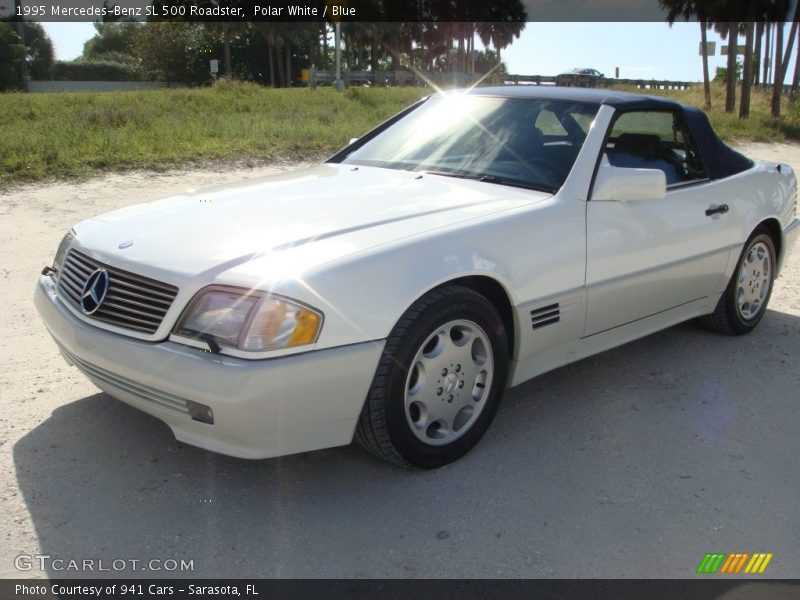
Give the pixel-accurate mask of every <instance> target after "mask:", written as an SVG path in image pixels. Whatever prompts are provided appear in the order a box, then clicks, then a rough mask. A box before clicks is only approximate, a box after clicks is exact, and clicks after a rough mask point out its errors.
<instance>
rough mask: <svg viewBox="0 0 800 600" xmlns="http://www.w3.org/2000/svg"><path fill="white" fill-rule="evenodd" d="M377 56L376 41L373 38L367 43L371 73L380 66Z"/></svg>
mask: <svg viewBox="0 0 800 600" xmlns="http://www.w3.org/2000/svg"><path fill="white" fill-rule="evenodd" d="M379 58H380V57H379V56H378V41H377V40H375V39H373V40H371V41H370V44H369V64H370V68H371V69H372V72H373V73H377V72H378V68H379V67H380V64H379V63H378V60H379Z"/></svg>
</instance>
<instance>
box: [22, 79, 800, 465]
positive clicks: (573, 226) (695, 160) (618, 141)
mask: <svg viewBox="0 0 800 600" xmlns="http://www.w3.org/2000/svg"><path fill="white" fill-rule="evenodd" d="M796 198H797V182H796V179H795V175H794V173H793V171H792V169H791V168H790V167H789V166H787V165H784V164H776V163H768V162H755V161H752V160H750V159H748V158H746V157H744V156H742V155H741V154H739V153H737V152H735V151H733V150H732V149H731V148H729V147H728V146H726V145H725V144H724V143H722V142H721V141H720V139H719V138H718V137H717V136H716V135H715V134H714V132H713V131H712V129H711V127H710V125H709V123H708V120H707V119H706V117H705V115H704V114H703V113H702V112H701V111H699V110H697V109H695V108H692V107H688V106H683V105H680V104H677V103H675V102H673V101H670V100H667V99H663V98H653V97H647V96H641V95H634V94H623V93H615V92H609V91H605V90H581V89H560V88H535V89H532V88H521V87H514V88H481V89H473V90H469V91H466V92H451V93H442V94H436V95H432V96H431V97H429V98H426V99H424V100H422V101H420V102H418V103H417V104H415V105H413V106H411V107H410V108H408V109H406V110H404V111H403V112H401V113H400V114H398V115H396V116H395V117H393V118H392V119H390V120H389V121H387V122H385V123H383V124H382V125H380V126H378V127H377V128H375V129H374V130H372V131H370V132H369V133H367V134H366V135H364V136H363V137H361V138H359V139H357V140H353V141H351V143H350V145H348V146H347V147H346V148H344V149H343V150H342V151H341V152H339V153H338V154H336V155H335V156H333V157H332V158H330V159H329V160H327V161H326V162H325V163H323V164H321V165H319V166H317V167H314V168H310V169H306V170H301V171H297V172H293V173H288V174H281V175H277V176H273V177H268V178H264V179H260V180H249V181H246V182H243V183H241V184H237V185H228V186H221V187H217V188H212V189H207V190H202V191H199V192H191V193H186V194H183V195H179V196H174V197H171V198H167V199H164V200H161V201H157V202H152V203H149V204H142V205H138V206H131V207H129V208H124V209H122V210H117V211H114V212H111V213H108V214H105V215H101V216H99V217H96V218H93V219H89V220H87V221H84V222H82V223H79V224H78V225H76V226H75V227H74V229H72V230H71V231H70V232H69V233H68V234H67V235H66V237H65V238H64V240H63V242H62V243H61V245H60V247H59V248H58V250H57V252H56V256H55V259H54V262H53V264H52V266H51V267H47V268H45V270H44V271H43V274H42V276H41V277H40V279H39V282H38V286H37V289H36V295H35V300H36V306H37V307H38V310H39V312H40V313H41V315H42V317H43V319H44V322H45V324H46V325H47V329H48V330H49V331H50V333H51V334H52V336H53V338H54V339H55V341H56V343H57V344H58V346H59V348H60V350H61V352H62V354H63V355H64V357H65V358H66V360H67V361H68V362H69V363H71V364H73V365H75V366H76V367H77V368H79V369H80V370H81V371H83V372H84V373H85V374H86V376H87V377H89V379H91V380H92V381H93V382H94V383H95V384H97V386H99V387H100V388H101V389H102V390H105V391H106V392H108V393H109V394H111V395H112V396H115V397H116V398H119V399H120V400H123V401H124V402H127V403H129V404H131V405H133V406H136V407H138V408H140V409H141V410H144V411H146V412H148V413H150V414H152V415H155V416H156V417H158V418H159V419H162V420H163V421H165V422H166V423H167V424H168V425H169V426H170V427H171V429H172V431H173V432H174V434H175V436H176V437H177V439H179V440H182V441H184V442H187V443H189V444H194V445H197V446H201V447H203V448H207V449H209V450H213V451H216V452H221V453H224V454H229V455H233V456H238V457H244V458H264V457H271V456H279V455H284V454H289V453H294V452H302V451H308V450H314V449H318V448H326V447H331V446H337V445H344V444H348V443H350V442H351V441H352V440H353V438H355V439H356V440H357V441H358V442H360V443H361V445H363V446H364V447H365V448H366V449H368V450H370V451H371V452H373V453H375V454H377V455H379V456H381V457H384V458H386V459H388V460H390V461H393V462H395V463H397V464H401V465H407V466H408V465H411V466H417V467H423V468H430V467H436V466H439V465H442V464H445V463H448V462H450V461H453V460H455V459H457V458H459V457H461V456H462V455H463V454H465V453H466V452H467V451H468V450H469V449H470V448H471V447H472V446H474V445H475V443H476V442H477V441H478V440H479V439H480V437H481V436H482V435H483V433H484V432H485V431H486V429H487V428H488V426H489V423H490V422H491V421H492V418H493V416H494V414H495V412H496V410H497V408H498V404H499V402H500V397H501V395H502V393H503V390H504V389H505V388H506V387H507V386H514V385H517V384H519V383H521V382H524V381H526V380H527V379H530V378H531V377H534V376H536V375H538V374H540V373H543V372H545V371H548V370H551V369H555V368H557V367H559V366H562V365H564V364H567V363H570V362H572V361H575V360H579V359H581V358H584V357H587V356H589V355H591V354H595V353H597V352H601V351H603V350H606V349H608V348H611V347H613V346H617V345H619V344H622V343H625V342H627V341H629V340H633V339H635V338H639V337H641V336H644V335H647V334H649V333H651V332H654V331H657V330H659V329H663V328H665V327H669V326H670V325H673V324H675V323H678V322H680V321H685V320H687V319H692V318H695V317H700V318H701V320H702V321H703V322H705V324H707V325H708V326H709V327H711V328H712V329H714V330H716V331H719V332H721V333H725V334H743V333H747V332H748V331H750V330H752V329H753V328H754V327H755V326H756V325H757V324H758V322H759V321H760V320H761V318H762V317H763V316H764V313H765V308H766V305H767V302H768V301H769V297H770V292H771V290H772V285H773V281H774V280H775V278H776V277H777V275H778V273H779V271H780V268H781V263H782V262H783V260H784V259H785V257H786V256H788V255H789V252H790V249H791V247H792V244H794V243H795V241H796V239H797V236H798V232H799V231H800V227H799V226H798V219H797V218H796V210H797V199H796Z"/></svg>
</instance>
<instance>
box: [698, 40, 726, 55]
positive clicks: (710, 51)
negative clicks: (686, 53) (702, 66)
mask: <svg viewBox="0 0 800 600" xmlns="http://www.w3.org/2000/svg"><path fill="white" fill-rule="evenodd" d="M698 48H699V51H698V54H699V55H700V56H703V42H700V45H699V46H698ZM723 48H727V46H723ZM716 53H717V42H706V56H714V55H715V54H716Z"/></svg>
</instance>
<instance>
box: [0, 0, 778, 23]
mask: <svg viewBox="0 0 800 600" xmlns="http://www.w3.org/2000/svg"><path fill="white" fill-rule="evenodd" d="M0 5H2V7H4V8H3V9H2V10H3V11H4V12H3V13H2V14H0V20H9V19H15V18H23V19H26V20H29V21H38V22H59V21H61V22H70V21H72V22H80V21H84V22H92V21H202V22H216V21H221V22H240V23H243V22H324V21H327V22H337V21H340V22H362V23H366V22H387V23H388V22H394V23H436V22H592V21H594V22H644V21H665V20H666V19H667V15H668V9H667V8H666V7H665V5H662V3H661V1H660V0H486V1H485V2H466V1H465V0H454V1H453V2H443V1H441V0H391V1H387V0H3V2H0ZM736 6H738V7H739V8H738V10H734V11H733V12H735V13H741V14H733V13H731V14H730V15H729V17H730V20H737V21H757V20H763V18H762V17H761V16H760V15H759V14H756V13H755V12H753V11H752V10H750V6H751V3H749V2H747V1H745V2H740V3H738V4H737V5H736ZM688 17H689V18H690V19H693V18H694V16H693V15H689V16H688ZM685 18H686V17H685V16H684V15H683V14H679V15H677V16H676V20H678V21H681V20H684V19H685Z"/></svg>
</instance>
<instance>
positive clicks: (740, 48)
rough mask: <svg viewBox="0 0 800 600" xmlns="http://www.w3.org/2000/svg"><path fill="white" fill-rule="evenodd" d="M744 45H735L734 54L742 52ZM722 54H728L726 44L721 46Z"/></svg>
mask: <svg viewBox="0 0 800 600" xmlns="http://www.w3.org/2000/svg"><path fill="white" fill-rule="evenodd" d="M745 48H746V46H745V45H744V44H739V45H737V46H736V54H744V50H745ZM722 56H728V46H727V45H723V46H722Z"/></svg>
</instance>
